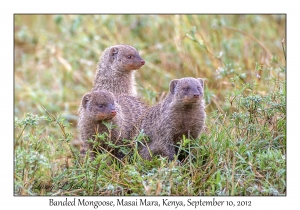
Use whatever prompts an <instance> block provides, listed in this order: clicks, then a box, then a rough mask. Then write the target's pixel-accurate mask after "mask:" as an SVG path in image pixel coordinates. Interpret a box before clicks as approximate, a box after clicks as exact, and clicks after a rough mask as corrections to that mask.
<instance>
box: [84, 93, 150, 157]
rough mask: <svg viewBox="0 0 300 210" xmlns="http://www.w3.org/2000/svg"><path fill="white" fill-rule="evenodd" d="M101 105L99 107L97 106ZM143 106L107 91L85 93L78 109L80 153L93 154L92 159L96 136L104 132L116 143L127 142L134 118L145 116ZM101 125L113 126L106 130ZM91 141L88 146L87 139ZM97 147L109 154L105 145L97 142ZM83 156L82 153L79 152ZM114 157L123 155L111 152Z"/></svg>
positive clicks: (137, 99) (134, 124) (126, 96)
mask: <svg viewBox="0 0 300 210" xmlns="http://www.w3.org/2000/svg"><path fill="white" fill-rule="evenodd" d="M101 104H102V107H100V105H101ZM146 109H147V106H146V105H145V104H144V103H143V102H141V101H140V100H139V98H136V97H133V96H128V95H120V96H116V97H115V96H114V95H113V94H112V93H111V92H108V91H104V90H101V91H94V92H91V93H87V94H85V95H84V96H83V98H82V103H81V106H80V108H79V120H78V129H79V132H80V135H81V140H82V141H83V142H84V146H83V148H84V150H87V149H89V150H91V151H93V152H92V154H91V157H92V158H93V157H94V151H99V149H100V148H99V147H95V141H98V140H97V139H96V137H95V135H96V134H102V133H105V132H106V133H108V134H109V136H108V137H109V139H110V140H111V141H112V142H113V143H115V144H117V145H120V144H122V139H124V138H125V139H130V134H131V131H132V129H133V128H134V126H136V122H137V119H139V118H140V117H141V115H142V114H143V113H145V111H146ZM103 122H108V123H112V124H113V125H115V127H114V128H113V129H112V130H111V131H109V130H108V128H107V127H106V126H105V125H104V124H103ZM89 139H92V140H93V142H92V143H88V142H87V140H89ZM100 146H101V147H103V148H104V149H106V150H108V151H110V150H111V148H108V147H107V145H105V144H103V143H101V144H100ZM82 152H83V153H84V151H82ZM113 154H114V155H115V156H117V157H118V158H121V157H123V155H122V154H121V153H120V152H118V151H117V150H116V151H114V152H113Z"/></svg>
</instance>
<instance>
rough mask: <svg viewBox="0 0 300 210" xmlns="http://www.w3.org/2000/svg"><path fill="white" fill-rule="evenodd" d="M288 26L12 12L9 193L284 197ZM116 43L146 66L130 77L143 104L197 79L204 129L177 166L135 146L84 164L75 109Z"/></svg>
mask: <svg viewBox="0 0 300 210" xmlns="http://www.w3.org/2000/svg"><path fill="white" fill-rule="evenodd" d="M285 18H286V17H285V15H15V95H14V100H15V113H14V114H15V135H14V158H15V160H14V163H15V170H14V192H15V194H16V195H286V159H285V157H286V80H285V76H286V67H285V62H286V61H285V59H286V58H285V42H284V40H283V39H285V37H286V34H285V23H286V22H285ZM118 43H127V44H130V45H132V46H134V47H135V48H136V49H138V50H139V52H140V54H141V56H142V58H143V59H144V60H145V61H146V64H145V66H144V67H143V68H142V69H140V70H138V72H137V74H136V80H137V83H138V86H137V87H138V91H139V95H140V96H141V97H142V98H143V99H144V100H145V101H147V102H148V103H149V104H155V103H157V102H158V101H159V100H160V99H161V97H163V96H164V95H165V93H166V92H167V91H168V86H169V82H170V81H171V80H172V79H175V78H181V77H187V76H192V77H201V78H204V80H205V93H204V94H205V101H206V105H207V106H206V112H207V120H206V126H207V128H206V130H205V132H204V133H203V134H202V135H201V136H200V137H199V138H198V139H185V140H184V142H182V144H181V145H176V146H177V147H178V148H180V149H179V150H180V151H181V153H180V154H183V157H184V158H183V159H181V161H178V160H177V159H176V160H174V161H172V162H168V161H167V160H166V159H164V158H161V157H155V158H154V160H152V161H150V162H149V161H146V160H143V159H141V158H140V157H139V156H138V154H137V151H136V148H135V147H133V149H132V150H130V151H129V155H128V156H126V158H125V159H123V160H122V162H120V161H116V160H113V159H112V158H111V155H110V154H109V153H108V152H104V153H102V154H100V155H98V156H97V158H96V159H95V160H94V161H91V160H89V159H88V158H85V159H80V156H79V152H78V150H77V149H76V147H74V143H73V142H74V141H75V140H76V139H78V132H77V130H76V123H77V110H78V106H79V104H80V101H81V97H82V96H83V95H84V93H86V92H88V91H90V90H91V88H92V81H93V77H94V74H95V68H96V64H97V61H98V59H99V56H100V54H101V52H102V51H103V50H104V49H105V48H106V47H108V46H111V45H114V44H118ZM138 142H139V138H137V139H135V140H134V141H133V145H137V144H138ZM108 159H111V161H112V164H111V165H107V164H106V161H107V160H108Z"/></svg>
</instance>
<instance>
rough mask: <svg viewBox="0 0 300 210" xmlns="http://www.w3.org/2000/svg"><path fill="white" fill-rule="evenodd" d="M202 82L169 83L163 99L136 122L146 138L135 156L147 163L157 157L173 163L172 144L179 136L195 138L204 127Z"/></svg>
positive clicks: (178, 80) (177, 80) (193, 79)
mask: <svg viewBox="0 0 300 210" xmlns="http://www.w3.org/2000/svg"><path fill="white" fill-rule="evenodd" d="M203 88H204V82H203V80H202V79H200V78H198V79H196V78H191V77H187V78H182V79H175V80H172V81H171V82H170V92H169V93H168V95H167V96H166V98H165V99H164V100H163V101H162V102H160V103H158V104H157V105H155V106H153V107H151V108H150V109H149V110H148V111H147V113H146V114H145V116H144V117H143V118H142V120H141V122H140V123H139V126H138V128H139V130H142V129H143V130H144V133H145V135H146V136H148V138H149V142H148V143H147V145H148V147H147V146H143V147H141V148H140V150H139V154H140V155H141V156H142V157H143V158H144V159H147V160H150V159H151V155H150V153H149V150H150V151H151V154H152V156H153V155H161V156H164V157H168V158H169V160H173V158H174V155H175V147H174V146H173V145H175V144H176V143H177V142H180V141H181V139H182V136H183V135H185V137H186V138H188V137H190V138H193V139H196V138H197V137H198V136H199V134H200V132H201V131H202V129H203V127H204V121H205V117H206V114H205V111H204V108H205V107H204V100H203V90H204V89H203Z"/></svg>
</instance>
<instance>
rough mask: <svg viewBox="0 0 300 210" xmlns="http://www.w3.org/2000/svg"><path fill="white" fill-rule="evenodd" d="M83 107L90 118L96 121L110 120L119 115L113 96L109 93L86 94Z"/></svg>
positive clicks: (95, 92) (82, 102) (82, 103)
mask: <svg viewBox="0 0 300 210" xmlns="http://www.w3.org/2000/svg"><path fill="white" fill-rule="evenodd" d="M81 105H82V107H83V109H84V110H85V113H86V114H87V115H88V117H89V118H91V119H92V120H94V121H102V120H110V119H112V118H113V117H114V116H116V114H117V112H116V109H115V104H114V97H113V94H112V93H111V92H108V91H102V90H101V91H94V92H90V93H86V94H85V95H84V96H83V98H82V101H81Z"/></svg>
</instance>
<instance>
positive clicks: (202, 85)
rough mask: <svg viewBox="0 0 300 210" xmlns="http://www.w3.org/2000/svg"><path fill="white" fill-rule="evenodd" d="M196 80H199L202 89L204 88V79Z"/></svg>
mask: <svg viewBox="0 0 300 210" xmlns="http://www.w3.org/2000/svg"><path fill="white" fill-rule="evenodd" d="M197 80H198V81H199V82H200V85H201V87H202V89H204V81H203V79H201V78H197Z"/></svg>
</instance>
